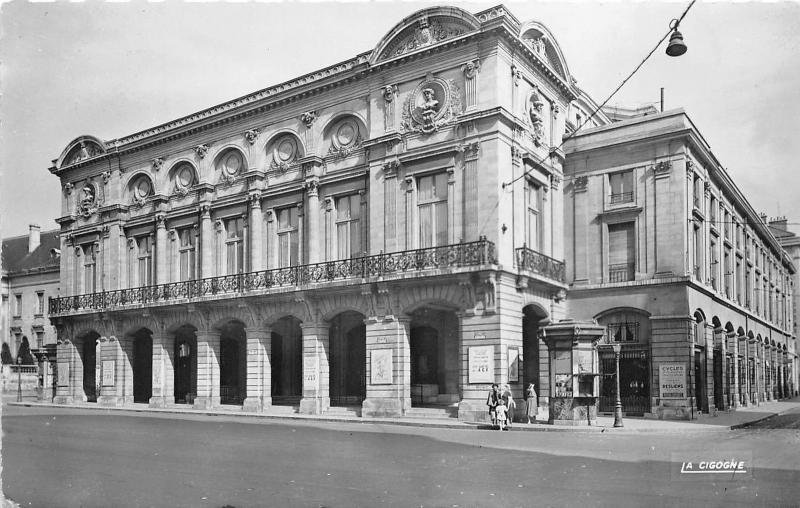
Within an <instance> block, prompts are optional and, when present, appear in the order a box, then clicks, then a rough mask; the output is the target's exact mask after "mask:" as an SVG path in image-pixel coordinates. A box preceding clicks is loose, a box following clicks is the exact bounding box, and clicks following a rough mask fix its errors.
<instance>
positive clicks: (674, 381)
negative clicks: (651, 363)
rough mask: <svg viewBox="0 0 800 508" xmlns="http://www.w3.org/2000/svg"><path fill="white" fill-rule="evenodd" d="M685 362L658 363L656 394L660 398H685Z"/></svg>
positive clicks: (686, 392)
mask: <svg viewBox="0 0 800 508" xmlns="http://www.w3.org/2000/svg"><path fill="white" fill-rule="evenodd" d="M687 394H688V391H687V389H686V364H685V363H661V364H659V365H658V396H659V397H660V398H662V399H685V398H686V397H687Z"/></svg>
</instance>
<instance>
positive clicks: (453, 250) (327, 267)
mask: <svg viewBox="0 0 800 508" xmlns="http://www.w3.org/2000/svg"><path fill="white" fill-rule="evenodd" d="M496 263H497V258H496V256H495V247H494V243H492V242H490V241H488V240H486V239H481V240H478V241H476V242H466V243H457V244H453V245H443V246H439V247H429V248H425V249H415V250H407V251H401V252H391V253H387V254H376V255H373V256H363V257H358V258H352V259H344V260H339V261H326V262H323V263H313V264H307V265H299V266H290V267H286V268H274V269H271V270H264V271H260V272H250V273H240V274H235V275H221V276H218V277H210V278H206V279H198V280H189V281H183V282H170V283H166V284H156V285H153V286H144V287H136V288H128V289H117V290H113V291H103V292H100V293H90V294H85V295H77V296H64V297H60V298H51V299H50V315H57V314H64V313H68V312H76V311H84V310H103V309H108V308H112V307H121V306H125V305H141V304H150V303H161V302H164V303H167V302H170V301H174V300H187V299H188V300H190V299H194V298H203V297H208V296H214V295H225V294H236V293H246V292H249V291H259V290H265V289H271V288H276V287H288V286H303V285H307V284H316V283H324V282H331V281H335V280H347V279H368V278H371V277H380V276H386V275H392V274H401V273H409V272H414V271H421V270H428V269H435V268H460V267H469V266H480V265H486V264H496Z"/></svg>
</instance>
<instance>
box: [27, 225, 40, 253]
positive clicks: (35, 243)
mask: <svg viewBox="0 0 800 508" xmlns="http://www.w3.org/2000/svg"><path fill="white" fill-rule="evenodd" d="M41 229H42V228H40V227H39V225H38V224H31V225H30V226H28V254H30V253H31V252H33V251H35V250H36V248H37V247H39V243H40V238H39V232H40V231H41Z"/></svg>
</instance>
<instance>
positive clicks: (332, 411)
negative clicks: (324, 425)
mask: <svg viewBox="0 0 800 508" xmlns="http://www.w3.org/2000/svg"><path fill="white" fill-rule="evenodd" d="M325 416H361V407H360V406H331V407H330V408H328V409H327V410H325Z"/></svg>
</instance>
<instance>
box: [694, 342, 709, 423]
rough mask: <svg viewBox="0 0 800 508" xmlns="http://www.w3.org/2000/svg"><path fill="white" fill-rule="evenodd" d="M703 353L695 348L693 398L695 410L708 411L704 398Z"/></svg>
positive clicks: (704, 373)
mask: <svg viewBox="0 0 800 508" xmlns="http://www.w3.org/2000/svg"><path fill="white" fill-rule="evenodd" d="M704 357H705V355H704V354H703V351H702V350H695V352H694V398H695V401H696V404H697V411H698V412H699V411H706V412H708V403H707V400H706V383H705V376H706V369H705V367H704V363H705V358H704Z"/></svg>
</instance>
